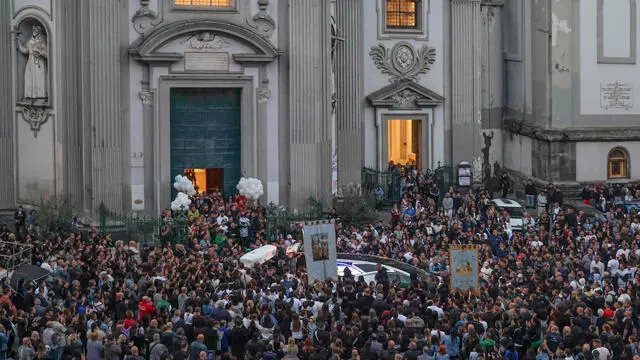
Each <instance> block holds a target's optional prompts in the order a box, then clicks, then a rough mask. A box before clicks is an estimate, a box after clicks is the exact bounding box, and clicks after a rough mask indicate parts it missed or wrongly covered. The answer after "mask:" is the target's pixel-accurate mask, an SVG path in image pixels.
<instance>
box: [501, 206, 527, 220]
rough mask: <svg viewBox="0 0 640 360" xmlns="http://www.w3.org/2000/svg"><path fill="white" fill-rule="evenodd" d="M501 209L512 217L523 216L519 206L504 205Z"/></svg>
mask: <svg viewBox="0 0 640 360" xmlns="http://www.w3.org/2000/svg"><path fill="white" fill-rule="evenodd" d="M503 210H504V211H506V212H508V213H509V216H510V217H512V218H521V217H523V216H524V210H522V208H521V207H505V208H503Z"/></svg>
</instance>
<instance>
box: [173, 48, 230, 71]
mask: <svg viewBox="0 0 640 360" xmlns="http://www.w3.org/2000/svg"><path fill="white" fill-rule="evenodd" d="M184 69H185V70H187V71H229V53H226V52H212V51H198V52H185V53H184Z"/></svg>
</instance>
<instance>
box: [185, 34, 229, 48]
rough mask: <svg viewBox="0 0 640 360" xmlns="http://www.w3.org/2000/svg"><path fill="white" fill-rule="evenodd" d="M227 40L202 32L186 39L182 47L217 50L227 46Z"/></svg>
mask: <svg viewBox="0 0 640 360" xmlns="http://www.w3.org/2000/svg"><path fill="white" fill-rule="evenodd" d="M229 44H230V42H229V40H227V39H225V38H223V37H221V36H216V35H215V34H214V33H213V32H211V31H203V32H201V33H197V34H194V35H191V36H190V37H188V38H187V39H186V40H185V41H183V42H182V45H184V46H185V47H188V48H190V49H193V50H212V49H214V50H219V49H222V48H225V47H227V46H229Z"/></svg>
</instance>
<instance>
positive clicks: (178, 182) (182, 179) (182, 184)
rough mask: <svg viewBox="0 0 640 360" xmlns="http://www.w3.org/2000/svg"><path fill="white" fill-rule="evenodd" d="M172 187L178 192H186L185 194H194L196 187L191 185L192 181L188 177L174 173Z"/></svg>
mask: <svg viewBox="0 0 640 360" xmlns="http://www.w3.org/2000/svg"><path fill="white" fill-rule="evenodd" d="M174 181H175V182H174V183H173V187H174V188H175V189H176V190H178V191H179V192H183V193H186V194H187V195H195V194H196V189H195V188H194V187H193V183H192V182H191V180H189V178H188V177H186V176H182V175H176V177H175V178H174Z"/></svg>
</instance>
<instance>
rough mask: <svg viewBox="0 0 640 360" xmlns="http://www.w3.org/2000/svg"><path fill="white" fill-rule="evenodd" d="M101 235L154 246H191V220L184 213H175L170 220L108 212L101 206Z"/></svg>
mask: <svg viewBox="0 0 640 360" xmlns="http://www.w3.org/2000/svg"><path fill="white" fill-rule="evenodd" d="M99 231H100V233H101V234H103V235H104V234H106V233H112V234H121V235H124V236H125V238H126V239H127V240H133V241H136V242H137V243H139V244H141V245H144V244H148V245H152V246H162V245H164V244H166V243H170V244H173V245H175V244H184V245H185V246H188V245H189V239H188V235H189V219H188V218H187V214H186V213H185V212H184V211H175V212H173V216H172V217H170V218H166V219H165V218H162V217H145V216H137V215H136V214H132V215H124V214H118V213H115V212H112V211H110V210H108V209H107V208H106V207H105V206H104V204H100V229H99Z"/></svg>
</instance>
